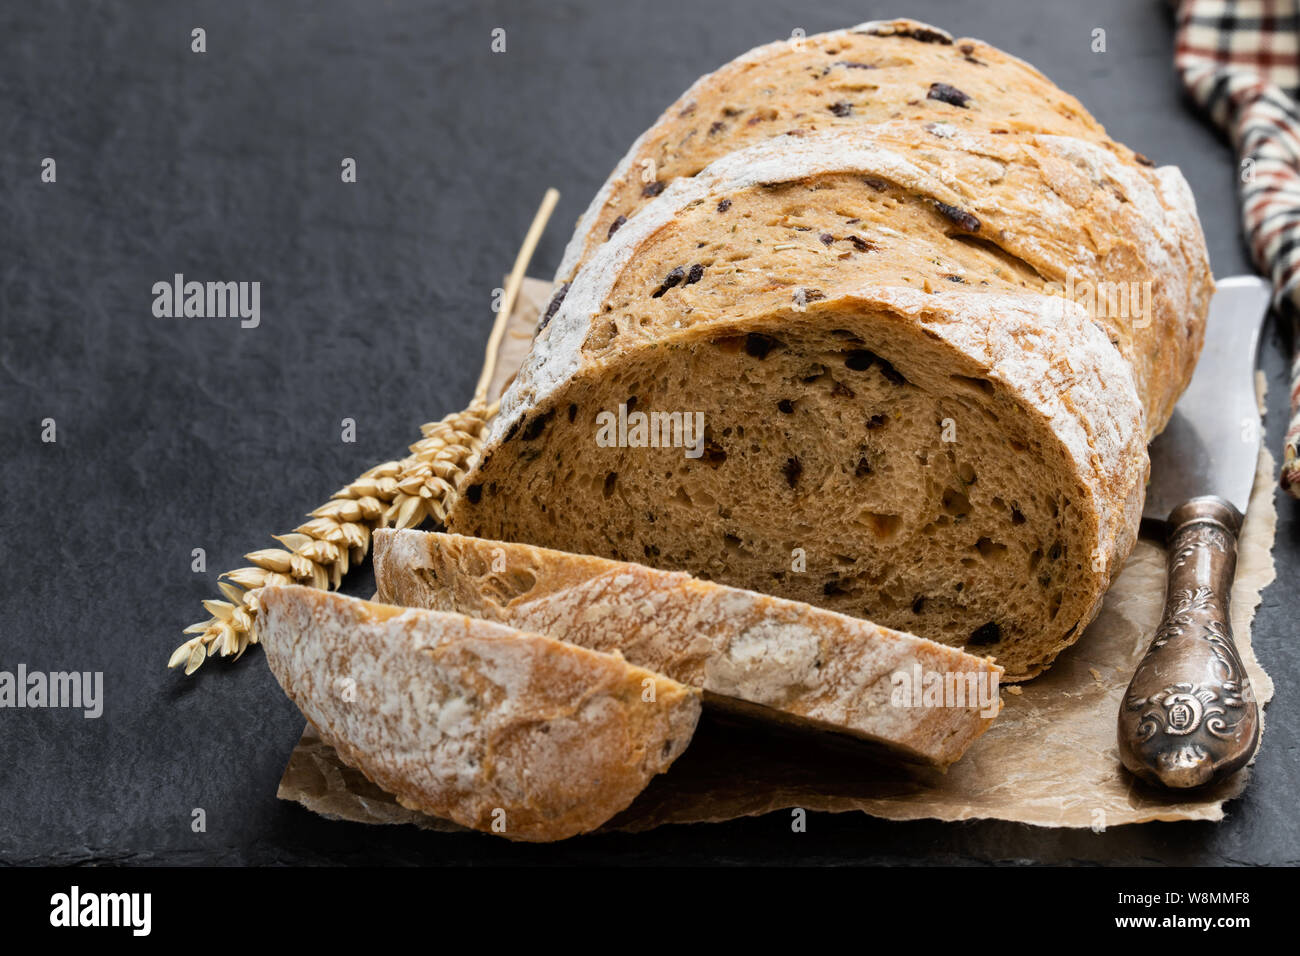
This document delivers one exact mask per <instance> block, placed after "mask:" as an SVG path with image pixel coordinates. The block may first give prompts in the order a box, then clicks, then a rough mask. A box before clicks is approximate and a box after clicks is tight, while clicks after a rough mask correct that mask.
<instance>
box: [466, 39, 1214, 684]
mask: <svg viewBox="0 0 1300 956" xmlns="http://www.w3.org/2000/svg"><path fill="white" fill-rule="evenodd" d="M645 170H652V171H653V176H652V177H650V179H649V181H647V182H644V184H643V183H642V174H643V172H644V171H645ZM574 270H576V271H574ZM559 276H560V278H561V279H563V280H565V281H564V282H563V283H562V284H561V285H560V286H559V288H558V289H557V292H556V295H555V298H554V300H553V301H552V303H551V307H550V308H549V309H548V310H547V313H546V315H544V316H543V320H542V322H541V323H540V325H539V331H538V334H537V337H536V340H535V341H534V343H533V347H532V350H531V352H530V354H529V356H528V358H527V359H526V360H525V362H524V365H523V368H522V369H521V370H520V372H519V374H518V375H517V377H516V378H515V380H514V382H513V383H512V385H511V387H510V389H509V390H508V391H507V393H506V394H505V395H504V396H503V399H502V403H501V412H500V415H499V417H498V418H497V420H496V421H495V422H494V424H493V428H492V432H491V434H490V436H489V438H488V440H487V442H486V444H485V446H484V449H483V452H482V455H481V458H480V460H479V461H478V463H477V464H476V466H475V467H474V469H473V470H472V471H471V472H470V474H469V475H468V476H467V478H466V480H465V481H464V482H463V483H462V485H461V490H460V494H459V496H458V498H457V499H456V501H455V502H453V504H452V506H451V510H450V513H449V517H448V528H449V529H450V530H452V531H456V532H460V533H463V534H469V535H477V536H482V537H488V538H495V539H505V540H512V541H521V542H526V543H531V544H535V545H539V546H545V547H551V548H556V549H560V550H563V551H570V552H578V553H590V554H596V555H601V556H604V557H608V558H613V559H617V560H623V561H636V562H644V563H646V564H649V565H652V566H654V567H657V568H663V569H670V570H681V571H687V572H690V573H691V574H694V575H696V576H698V577H703V578H708V579H711V580H715V581H718V582H722V583H725V584H729V585H733V586H736V587H740V588H745V589H749V590H755V591H762V592H767V593H771V594H775V595H779V596H781V597H785V598H789V599H793V600H797V601H802V602H806V603H811V604H817V605H819V606H822V607H825V608H828V609H831V610H835V611H840V612H843V613H845V614H850V615H854V616H858V617H863V618H868V619H871V620H873V621H875V622H877V623H878V624H881V625H884V626H887V627H890V628H893V629H896V630H900V631H909V632H913V633H916V634H918V635H920V636H922V637H925V638H930V639H932V640H935V641H939V642H942V643H945V644H949V645H953V646H958V647H966V648H968V649H969V650H971V651H972V652H974V653H978V654H989V655H993V656H994V657H995V658H996V660H997V662H998V663H999V664H1000V665H1002V666H1003V667H1004V668H1005V669H1006V679H1007V680H1023V679H1027V678H1030V677H1033V676H1034V675H1036V674H1038V673H1040V672H1041V671H1042V670H1043V669H1044V668H1045V667H1047V666H1048V665H1049V664H1050V662H1051V661H1052V659H1053V658H1054V657H1055V656H1056V655H1057V654H1058V653H1060V651H1061V650H1062V649H1063V648H1065V647H1066V646H1068V645H1069V644H1070V643H1072V642H1073V641H1074V640H1077V639H1078V637H1079V636H1080V635H1081V633H1082V631H1083V629H1084V627H1085V626H1086V625H1087V624H1088V623H1089V621H1091V619H1092V618H1093V617H1094V616H1095V614H1096V613H1097V610H1098V609H1099V607H1100V604H1101V600H1102V596H1103V595H1104V593H1105V591H1106V589H1107V587H1108V586H1109V583H1110V581H1111V579H1112V578H1113V576H1114V575H1115V574H1116V573H1117V572H1118V571H1119V568H1120V566H1121V565H1122V563H1123V561H1124V559H1125V558H1126V557H1127V555H1128V553H1129V551H1130V549H1131V548H1132V545H1133V542H1134V540H1135V538H1136V533H1137V524H1138V518H1139V514H1140V510H1141V504H1142V499H1143V494H1144V483H1145V479H1146V475H1147V471H1148V461H1147V456H1146V447H1145V446H1146V441H1147V440H1148V438H1149V437H1150V436H1151V435H1153V434H1154V433H1156V432H1157V431H1159V429H1160V428H1162V427H1163V425H1164V423H1165V421H1166V420H1167V419H1168V417H1169V415H1170V414H1171V412H1172V409H1173V406H1174V403H1175V401H1176V400H1177V397H1178V395H1179V394H1180V393H1181V391H1182V389H1183V388H1184V387H1185V385H1186V383H1187V381H1188V380H1189V378H1190V375H1191V371H1192V369H1193V367H1194V364H1195V361H1196V358H1197V356H1198V353H1199V350H1200V347H1201V342H1202V339H1203V335H1204V321H1205V315H1206V312H1207V310H1208V303H1209V296H1210V294H1211V292H1212V289H1213V282H1212V280H1211V278H1210V272H1209V267H1208V258H1207V255H1206V251H1205V243H1204V238H1203V236H1202V234H1201V229H1200V224H1199V222H1198V220H1197V217H1196V212H1195V207H1194V204H1193V201H1192V198H1191V194H1190V191H1189V189H1188V188H1187V185H1186V183H1185V182H1184V181H1183V179H1182V177H1181V176H1180V174H1179V173H1178V171H1177V170H1176V169H1172V168H1162V169H1155V168H1152V167H1151V166H1150V164H1149V163H1148V162H1146V161H1145V160H1144V159H1142V158H1141V157H1139V156H1137V155H1136V154H1134V153H1132V152H1131V151H1129V150H1127V149H1126V148H1124V147H1122V146H1119V145H1117V144H1115V143H1113V142H1111V141H1110V140H1109V139H1108V138H1107V137H1106V135H1105V132H1104V130H1103V129H1102V128H1101V127H1100V125H1098V124H1097V123H1096V121H1095V120H1093V119H1092V118H1091V117H1090V116H1088V114H1087V113H1086V111H1084V110H1083V108H1082V107H1081V106H1079V104H1078V103H1077V102H1075V101H1074V100H1072V99H1071V98H1070V97H1068V96H1066V95H1065V94H1064V93H1061V92H1060V91H1059V90H1057V89H1056V88H1055V87H1054V86H1052V84H1051V83H1050V82H1049V81H1047V80H1046V79H1045V78H1044V77H1043V76H1042V75H1041V74H1039V73H1038V72H1037V71H1035V70H1034V69H1033V68H1032V67H1029V66H1027V65H1026V64H1024V63H1022V62H1020V61H1019V60H1016V59H1014V58H1012V57H1008V56H1006V55H1004V54H1000V53H998V52H997V51H996V50H993V49H992V48H990V47H988V46H986V45H984V44H980V43H978V42H977V41H967V40H962V41H952V40H951V38H950V37H948V36H947V34H944V33H943V32H942V31H939V30H936V29H934V28H932V27H928V26H926V25H924V24H917V23H914V22H911V21H893V22H890V23H874V24H866V25H863V26H862V27H859V28H855V29H853V30H849V31H841V32H838V33H832V34H825V35H822V36H818V37H810V38H806V39H796V40H792V41H788V42H784V43H779V44H773V45H771V46H767V47H763V48H761V49H759V50H756V51H754V52H752V53H750V54H747V55H745V56H742V57H741V58H740V59H738V60H737V61H735V62H733V63H732V64H729V65H728V66H726V67H723V68H722V69H721V70H719V71H718V72H717V73H714V74H712V75H710V76H707V77H705V78H704V79H702V80H700V81H699V82H698V83H697V84H695V86H694V87H692V89H691V90H690V91H689V92H688V93H687V94H686V95H685V96H684V97H683V98H682V99H681V100H679V101H678V103H677V104H675V105H674V107H672V108H670V109H669V110H668V111H667V112H666V113H665V114H664V116H663V118H662V119H661V120H660V121H659V122H658V123H657V124H656V126H655V127H654V128H653V129H651V130H650V131H649V132H648V133H647V134H646V135H645V136H644V137H642V139H641V140H640V141H638V143H637V144H636V145H635V146H634V147H633V149H632V151H631V152H630V153H629V154H628V157H627V158H626V159H625V160H624V162H623V163H622V164H620V167H619V169H617V170H616V171H615V173H614V174H613V175H612V176H611V178H610V180H609V182H608V183H606V185H605V187H604V188H603V189H602V190H601V193H600V195H599V196H598V197H597V198H596V200H595V201H594V202H593V203H592V205H591V208H590V209H589V210H588V212H587V214H586V215H585V216H584V217H583V219H582V220H581V221H580V223H579V227H578V231H577V234H576V235H575V236H574V239H573V241H572V242H571V243H570V246H569V250H568V253H567V254H566V257H565V264H564V265H562V266H561V269H560V273H559Z"/></svg>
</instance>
